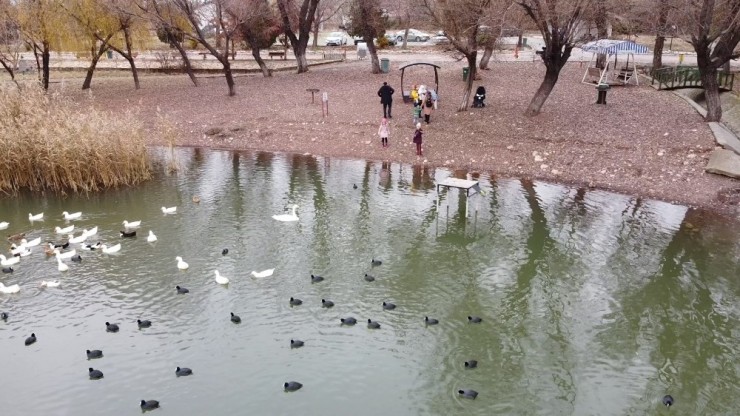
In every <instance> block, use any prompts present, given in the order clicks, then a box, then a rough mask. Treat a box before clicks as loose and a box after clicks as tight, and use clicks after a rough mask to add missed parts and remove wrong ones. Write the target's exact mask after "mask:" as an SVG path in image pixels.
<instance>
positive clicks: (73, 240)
mask: <svg viewBox="0 0 740 416" xmlns="http://www.w3.org/2000/svg"><path fill="white" fill-rule="evenodd" d="M68 237H69V240H68V241H69V242H70V243H72V244H79V243H82V242H83V241H85V240H87V235H86V234H85V233H84V232H83V233H82V234H80V236H79V237H75V236H74V234H69V235H68Z"/></svg>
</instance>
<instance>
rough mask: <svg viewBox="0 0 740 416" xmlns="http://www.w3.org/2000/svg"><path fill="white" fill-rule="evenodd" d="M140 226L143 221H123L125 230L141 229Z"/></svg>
mask: <svg viewBox="0 0 740 416" xmlns="http://www.w3.org/2000/svg"><path fill="white" fill-rule="evenodd" d="M140 225H141V221H131V222H128V221H126V220H124V221H123V227H124V228H139V226H140Z"/></svg>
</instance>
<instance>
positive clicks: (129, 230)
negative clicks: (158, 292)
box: [0, 197, 674, 411]
mask: <svg viewBox="0 0 740 416" xmlns="http://www.w3.org/2000/svg"><path fill="white" fill-rule="evenodd" d="M194 198H195V197H194ZM193 201H194V202H195V199H193ZM288 208H290V209H291V213H290V214H280V215H273V216H272V218H273V219H274V220H276V221H282V222H294V221H298V216H297V214H296V210H297V208H298V205H291V206H289V207H288ZM176 212H177V207H169V208H167V207H162V213H163V214H165V215H168V214H175V213H176ZM62 217H63V218H64V219H65V220H66V221H73V220H78V219H80V218H81V217H82V213H81V212H75V213H71V214H70V213H68V212H66V211H64V212H63V213H62ZM43 218H44V214H43V213H39V214H35V215H34V214H31V213H29V214H28V219H29V220H30V221H31V222H34V221H43ZM8 226H9V223H8V222H0V230H2V229H6V228H8ZM123 226H124V228H125V230H124V231H121V232H120V234H121V237H122V238H127V237H135V236H136V229H137V228H139V227H140V226H141V221H132V222H129V221H125V220H124V221H123ZM74 229H75V226H74V225H69V226H67V227H64V228H61V227H55V228H54V231H55V232H56V234H58V235H67V237H68V239H67V241H66V242H63V243H56V244H55V243H53V242H49V243H48V246H47V247H46V248H45V252H46V254H47V255H54V256H55V257H56V260H57V265H58V270H59V271H60V272H65V271H67V270H69V266H68V265H67V264H66V263H64V262H63V260H64V259H71V260H72V261H81V257H80V256H79V254H77V253H76V249H68V248H69V245H70V244H79V245H81V247H80V248H81V249H82V250H90V251H92V250H97V249H100V250H101V251H102V252H103V253H107V254H113V253H117V252H119V251H120V250H121V244H120V243H117V244H115V245H113V246H107V245H105V244H101V243H100V242H98V243H95V244H84V242H85V241H86V240H87V238H89V237H91V236H94V235H95V234H97V227H94V228H92V229H90V230H83V231H82V233H81V234H80V235H79V236H74V235H73V234H72V233H73V232H74ZM24 237H25V234H18V235H14V236H10V237H9V240H13V241H19V244H15V243H13V244H12V245H11V250H10V253H11V254H12V256H11V257H9V258H8V257H6V256H5V255H2V254H0V264H1V265H2V266H3V270H2V271H3V273H12V272H13V269H12V268H11V267H10V266H13V265H17V264H19V262H20V259H21V257H26V256H28V255H29V254H30V253H31V249H32V248H33V247H36V246H39V245H40V244H41V238H40V237H39V238H36V239H33V240H30V241H29V240H26V239H25V238H24ZM155 241H157V236H156V235H155V234H154V233H153V232H152V231H151V230H150V231H149V235H148V236H147V242H149V243H152V242H155ZM62 249H67V251H61V250H62ZM221 254H222V255H226V254H228V249H223V251H222V253H221ZM175 260H176V261H177V268H178V269H179V270H187V269H188V268H189V265H188V263H186V262H185V261H184V260H183V259H182V257H180V256H177V257H175ZM370 265H371V267H378V266H381V265H382V261H380V260H377V259H374V258H373V259H372V260H371V261H370ZM274 271H275V269H274V268H273V269H267V270H263V271H252V272H251V275H252V276H253V277H255V278H258V279H262V278H267V277H270V276H272V275H273V273H274ZM214 274H215V281H216V283H218V284H220V285H228V284H229V282H230V281H229V279H228V278H227V277H226V276H223V275H221V273H220V272H219V271H218V270H215V271H214ZM324 280H325V279H324V277H322V276H318V275H313V274H311V283H320V282H323V281H324ZM364 280H365V281H367V282H373V281H375V277H374V276H372V275H370V274H368V273H365V274H364ZM60 285H61V283H60V282H59V281H58V280H55V281H46V280H44V281H42V282H41V286H42V287H47V288H54V287H59V286H60ZM175 289H176V291H177V294H178V295H185V294H187V293H189V292H190V291H189V290H188V289H187V288H185V287H181V286H176V287H175ZM19 291H20V287H19V286H18V284H14V285H12V286H5V285H4V284H3V283H1V282H0V293H5V294H13V293H18V292H19ZM288 303H289V305H290V306H291V307H296V306H300V305H302V304H303V301H302V300H301V299H298V298H295V297H291V298H290V299H289V300H288ZM321 305H322V307H323V308H332V307H334V302H333V301H331V300H328V299H321ZM382 308H383V310H386V311H391V310H394V309H396V305H395V304H393V303H391V302H383V303H382ZM7 319H8V314H7V313H6V312H1V313H0V320H2V321H7ZM230 320H231V322H233V323H234V324H240V323H241V318H240V317H239V316H238V315H236V314H234V313H233V312H231V314H230ZM357 322H358V321H357V319H356V318H354V317H352V316H348V317H344V318H341V319H340V325H342V326H354V325H356V324H357ZM482 322H483V318H481V317H479V316H468V323H470V324H480V323H482ZM424 324H425V325H426V326H433V325H437V324H439V320H438V319H434V318H429V317H428V316H425V317H424ZM105 325H106V331H107V332H112V333H116V332H118V331H119V329H120V328H119V326H118V324H115V323H110V322H106V323H105ZM137 325H138V327H139V329H143V328H149V327H151V325H152V323H151V321H149V320H140V319H139V320H137ZM367 327H368V328H369V329H374V330H375V329H380V328H381V324H380V323H379V322H378V321H374V320H372V319H367ZM36 342H37V337H36V334H35V333H32V334H31V335H30V336H29V337H28V338H26V340H25V345H26V346H29V345H33V344H34V343H36ZM304 345H305V342H304V341H302V340H298V339H291V340H290V348H301V347H303V346H304ZM86 353H87V358H88V360H92V359H99V358H103V351H101V350H87V351H86ZM477 367H478V361H477V360H472V359H471V360H467V361H465V362H464V368H465V369H474V368H477ZM192 374H193V371H192V370H191V369H190V368H185V367H177V368H176V370H175V375H176V376H177V377H183V376H190V375H192ZM88 376H89V378H90V380H100V379H102V378H103V377H104V374H103V372H102V371H101V370H99V369H95V368H93V367H90V368H88ZM302 387H303V384H302V383H300V382H298V381H286V382H285V383H284V384H283V389H284V390H285V391H286V392H294V391H297V390H300V389H301V388H302ZM457 393H458V395H459V396H460V397H463V398H467V399H476V398H477V397H478V392H477V391H475V390H473V389H460V390H458V391H457ZM662 403H663V405H665V406H666V407H670V406H672V405H673V403H674V399H673V397H672V396H671V395H666V396H664V397H663V400H662ZM139 406H140V408H141V410H142V411H149V410H154V409H157V408H159V402H158V401H157V400H141V401H140V403H139Z"/></svg>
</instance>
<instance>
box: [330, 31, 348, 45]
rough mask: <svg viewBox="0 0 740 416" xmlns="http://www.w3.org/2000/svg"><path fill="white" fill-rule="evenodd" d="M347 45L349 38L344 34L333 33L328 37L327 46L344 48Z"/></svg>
mask: <svg viewBox="0 0 740 416" xmlns="http://www.w3.org/2000/svg"><path fill="white" fill-rule="evenodd" d="M346 44H347V37H346V36H344V33H342V32H331V33H329V36H327V37H326V46H344V45H346Z"/></svg>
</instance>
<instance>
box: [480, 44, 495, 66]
mask: <svg viewBox="0 0 740 416" xmlns="http://www.w3.org/2000/svg"><path fill="white" fill-rule="evenodd" d="M495 43H496V42H486V47H485V49H483V56H481V58H480V69H490V68H489V67H488V62H489V61H490V60H491V56H493V45H494V44H495Z"/></svg>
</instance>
